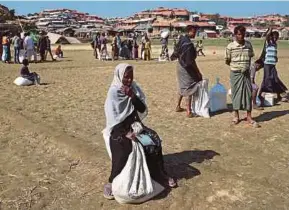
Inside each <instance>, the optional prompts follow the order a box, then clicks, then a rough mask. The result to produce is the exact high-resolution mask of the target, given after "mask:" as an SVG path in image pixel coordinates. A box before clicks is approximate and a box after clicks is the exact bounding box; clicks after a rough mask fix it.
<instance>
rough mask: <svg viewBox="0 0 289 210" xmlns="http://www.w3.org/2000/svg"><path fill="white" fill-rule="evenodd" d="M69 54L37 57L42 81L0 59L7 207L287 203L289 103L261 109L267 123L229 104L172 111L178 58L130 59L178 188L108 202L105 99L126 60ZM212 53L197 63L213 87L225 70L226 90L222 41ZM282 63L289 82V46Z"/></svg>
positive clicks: (198, 207) (1, 188)
mask: <svg viewBox="0 0 289 210" xmlns="http://www.w3.org/2000/svg"><path fill="white" fill-rule="evenodd" d="M70 48H71V49H73V48H72V47H70ZM64 49H65V48H64ZM214 51H215V53H216V54H213V52H214ZM258 51H260V49H258V50H257V54H258ZM64 53H65V58H64V59H63V60H61V61H58V62H47V63H44V64H31V65H30V70H31V71H36V72H37V73H39V74H40V76H41V78H42V82H43V83H44V84H43V85H41V86H38V87H37V86H30V87H17V86H16V85H14V84H13V80H14V79H15V78H16V77H17V76H18V74H19V69H20V65H15V64H10V65H8V64H6V65H5V64H2V63H1V64H0V78H1V82H0V89H1V91H0V163H1V167H0V203H1V204H0V209H4V210H6V209H23V210H26V209H57V210H58V209H59V210H60V209H69V210H72V209H77V210H78V209H83V210H90V209H148V208H150V209H172V210H175V209H194V210H204V209H208V210H217V209H220V210H226V209H234V210H236V209H240V210H241V209H242V210H244V209H252V210H253V209H254V210H256V209H262V210H263V209H268V210H277V209H278V210H279V209H289V181H288V176H289V161H288V158H289V153H288V151H289V137H288V136H289V126H288V121H289V115H288V113H289V104H278V105H276V106H274V107H270V108H266V109H265V110H264V111H254V113H253V114H254V117H256V120H257V121H258V122H260V124H261V128H260V129H254V128H251V127H249V126H248V125H246V123H245V122H242V123H241V124H240V125H238V126H236V127H232V126H230V122H231V117H232V114H231V113H230V112H229V111H228V112H224V113H221V114H218V115H215V116H212V117H211V119H204V118H196V119H187V118H186V117H185V113H175V112H174V109H175V106H176V91H177V89H176V73H175V66H176V63H175V62H157V61H150V62H143V61H128V62H129V63H131V64H133V65H134V66H135V77H136V80H137V81H138V83H139V84H140V86H141V87H142V88H143V90H144V92H145V93H146V96H147V100H148V107H149V116H148V118H147V119H146V120H145V123H146V124H147V125H148V126H149V127H151V128H153V129H154V130H156V131H157V132H158V133H159V135H160V136H161V137H162V139H163V150H164V157H165V165H166V168H167V170H168V171H169V173H170V174H172V175H173V176H174V177H176V178H178V179H179V182H178V183H179V187H178V188H176V189H173V190H171V191H170V192H166V193H163V194H162V195H161V196H159V197H157V198H155V199H154V200H151V201H149V202H147V203H144V204H141V205H120V204H118V203H117V202H116V201H108V200H105V199H104V198H103V193H102V189H103V185H104V184H105V183H106V182H107V180H108V176H109V173H110V161H109V158H108V155H107V153H106V150H105V146H104V141H103V138H102V134H101V131H102V129H103V128H104V126H105V118H104V101H105V97H106V93H107V90H108V87H109V85H110V83H111V81H112V76H113V71H114V67H115V66H116V64H117V63H119V62H111V61H106V62H100V61H97V60H95V59H93V57H92V51H91V50H90V49H87V50H83V51H82V50H81V49H78V50H74V51H72V50H69V49H68V48H67V49H65V51H64ZM205 53H207V56H206V57H199V58H198V65H199V67H200V69H201V71H202V72H203V75H204V77H205V78H208V79H209V80H210V85H209V86H210V87H211V86H212V85H213V83H215V78H216V77H220V78H221V83H223V84H224V85H225V86H226V87H227V88H228V87H229V68H228V67H227V66H226V65H225V64H224V61H223V54H224V53H223V49H222V48H218V47H210V48H206V51H205ZM154 54H155V55H157V49H155V50H154ZM279 61H280V62H279V63H278V71H279V75H280V77H281V78H282V80H283V81H284V83H285V84H287V85H289V60H288V50H280V51H279ZM261 77H262V72H260V73H258V81H259V82H260V79H261ZM228 103H230V100H229V99H228Z"/></svg>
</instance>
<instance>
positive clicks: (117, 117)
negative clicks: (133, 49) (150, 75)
mask: <svg viewBox="0 0 289 210" xmlns="http://www.w3.org/2000/svg"><path fill="white" fill-rule="evenodd" d="M128 67H132V66H131V65H129V64H127V63H121V64H118V65H117V66H116V68H115V71H114V78H113V81H112V83H111V86H110V88H109V90H108V93H107V98H106V101H105V107H104V109H105V116H106V128H105V129H104V131H103V132H106V133H107V134H109V135H110V133H111V130H112V129H113V127H114V126H116V125H117V124H119V123H121V122H123V121H124V120H125V119H126V118H127V117H128V116H129V115H130V114H131V113H132V112H133V111H134V106H133V104H132V100H131V98H130V97H129V96H127V95H125V94H124V93H122V92H121V87H122V86H123V83H122V79H123V76H124V73H125V71H126V69H127V68H128ZM131 86H132V89H133V92H134V93H135V95H136V96H137V97H138V98H139V99H140V100H141V101H142V102H143V103H144V104H145V106H146V102H145V95H144V93H143V92H142V90H141V88H140V87H139V86H138V85H137V84H136V83H135V82H132V85H131ZM138 115H139V117H140V119H141V120H142V119H144V118H145V117H146V116H147V109H146V111H145V112H144V113H138Z"/></svg>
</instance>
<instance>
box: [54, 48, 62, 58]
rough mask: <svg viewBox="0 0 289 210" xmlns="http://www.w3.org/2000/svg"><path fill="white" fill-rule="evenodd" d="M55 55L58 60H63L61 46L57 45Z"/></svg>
mask: <svg viewBox="0 0 289 210" xmlns="http://www.w3.org/2000/svg"><path fill="white" fill-rule="evenodd" d="M55 55H57V57H58V58H63V51H62V50H61V45H58V47H57V48H56V49H55Z"/></svg>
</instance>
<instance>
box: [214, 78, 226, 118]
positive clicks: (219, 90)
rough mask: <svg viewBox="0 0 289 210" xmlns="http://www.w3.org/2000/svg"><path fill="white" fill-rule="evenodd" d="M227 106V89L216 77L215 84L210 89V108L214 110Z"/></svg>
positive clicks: (223, 108)
mask: <svg viewBox="0 0 289 210" xmlns="http://www.w3.org/2000/svg"><path fill="white" fill-rule="evenodd" d="M227 108H228V107H227V90H226V88H225V87H224V86H223V85H222V84H220V82H219V79H217V84H216V85H214V86H213V87H212V89H211V90H210V110H211V112H216V111H220V110H225V109H227Z"/></svg>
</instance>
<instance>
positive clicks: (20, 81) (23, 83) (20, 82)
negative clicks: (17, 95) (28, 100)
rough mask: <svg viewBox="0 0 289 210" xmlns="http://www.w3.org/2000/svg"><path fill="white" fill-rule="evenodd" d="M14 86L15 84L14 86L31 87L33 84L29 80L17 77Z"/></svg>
mask: <svg viewBox="0 0 289 210" xmlns="http://www.w3.org/2000/svg"><path fill="white" fill-rule="evenodd" d="M14 84H15V85H18V86H28V85H33V84H34V82H32V81H31V80H29V79H26V78H23V77H17V78H16V79H15V80H14Z"/></svg>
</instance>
